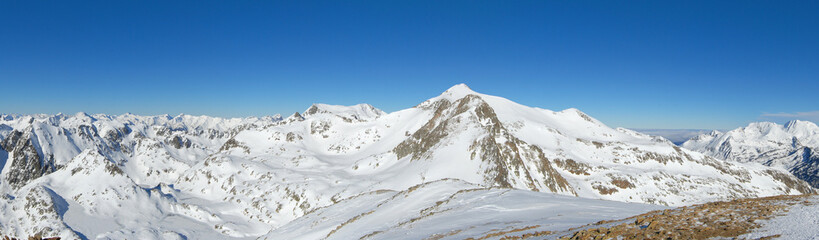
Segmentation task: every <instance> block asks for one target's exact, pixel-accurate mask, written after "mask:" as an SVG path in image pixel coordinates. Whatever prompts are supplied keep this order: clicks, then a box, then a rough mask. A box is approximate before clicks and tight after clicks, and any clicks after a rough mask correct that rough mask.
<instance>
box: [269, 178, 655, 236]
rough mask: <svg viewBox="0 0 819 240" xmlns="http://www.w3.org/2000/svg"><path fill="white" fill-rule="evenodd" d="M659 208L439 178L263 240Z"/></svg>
mask: <svg viewBox="0 0 819 240" xmlns="http://www.w3.org/2000/svg"><path fill="white" fill-rule="evenodd" d="M665 208H666V207H662V206H657V205H649V204H636V203H623V202H615V201H604V200H594V199H585V198H577V197H570V196H564V195H558V194H553V193H540V192H533V191H525V190H517V189H498V188H485V187H480V186H477V185H474V184H469V183H466V182H463V181H460V180H454V179H444V180H439V181H435V182H429V183H425V184H422V185H419V186H416V187H413V188H411V189H408V190H404V191H390V190H383V191H376V192H369V193H364V194H361V195H359V196H355V197H352V198H350V199H346V200H343V201H341V202H339V203H336V204H334V205H331V206H328V207H326V208H320V209H318V210H316V211H313V212H311V213H309V214H307V215H305V216H303V217H301V218H298V219H296V220H294V221H292V222H290V223H288V224H287V225H285V226H283V227H281V228H278V229H276V230H274V231H272V232H270V233H269V234H267V235H266V236H265V237H264V238H266V239H361V238H370V239H424V238H428V237H440V238H439V239H466V238H476V239H478V238H480V237H482V236H485V235H487V234H490V233H497V232H501V231H509V230H513V229H521V228H528V229H527V230H525V231H521V232H517V233H515V234H518V235H522V234H525V233H531V232H538V231H564V230H568V229H569V228H574V227H579V226H582V225H585V224H589V223H594V222H597V221H601V220H611V219H620V218H625V217H630V216H632V215H637V214H641V213H645V212H648V211H652V210H659V209H665Z"/></svg>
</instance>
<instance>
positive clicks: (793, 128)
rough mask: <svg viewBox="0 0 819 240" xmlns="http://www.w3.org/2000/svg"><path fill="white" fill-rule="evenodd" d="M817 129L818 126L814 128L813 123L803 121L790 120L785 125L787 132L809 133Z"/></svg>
mask: <svg viewBox="0 0 819 240" xmlns="http://www.w3.org/2000/svg"><path fill="white" fill-rule="evenodd" d="M814 129H819V126H816V124H815V123H813V122H810V121H803V120H791V121H789V122H788V123H785V130H787V131H789V132H792V133H793V132H799V131H807V132H810V131H811V130H814Z"/></svg>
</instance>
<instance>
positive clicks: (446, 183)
mask: <svg viewBox="0 0 819 240" xmlns="http://www.w3.org/2000/svg"><path fill="white" fill-rule="evenodd" d="M797 124H798V123H797ZM795 125H796V124H795ZM795 125H794V127H793V128H797V127H798V128H802V127H801V124H800V126H795ZM813 127H815V125H813ZM786 128H790V126H788V127H786ZM772 131H773V130H772ZM787 131H790V130H787ZM718 134H719V133H715V134H712V135H703V136H704V137H702V139H701V140H699V141H700V142H702V144H701V145H702V146H704V147H698V146H700V145H698V144H697V142H690V141H689V142H690V143H686V144H684V145H683V146H686V147H690V148H692V149H698V150H702V149H708V146H711V144H710V140H708V139H705V138H706V137H707V136H713V137H712V138H711V139H714V138H717V137H718ZM777 136H778V135H777ZM783 136H784V135H783ZM788 136H789V135H788ZM799 136H801V135H799ZM777 139H779V138H777ZM794 139H795V138H794ZM813 141H814V140H798V141H797V140H792V142H789V143H783V144H791V145H792V146H793V148H794V149H802V151H803V152H804V151H808V150H804V149H805V148H800V147H797V146H808V145H810V144H813ZM760 144H768V143H767V142H763V143H760ZM778 144H779V142H777V143H774V145H776V146H780V145H778ZM774 145H771V146H774ZM0 146H1V147H2V150H0V162H2V163H3V164H2V169H0V178H2V179H3V181H2V183H0V193H2V196H3V197H2V201H0V235H12V236H20V237H22V236H27V235H31V234H35V233H38V234H41V235H44V236H62V237H64V238H67V239H74V238H88V239H90V238H115V239H125V238H128V239H144V238H165V239H203V238H207V239H212V238H219V239H229V238H268V239H282V238H285V237H283V236H293V237H296V236H301V237H303V238H309V239H314V238H313V237H315V238H327V239H349V238H394V237H399V236H418V237H419V238H420V237H421V236H437V237H440V238H447V237H448V238H459V239H460V238H467V237H481V236H487V235H490V234H492V232H493V231H497V230H498V229H499V228H500V229H509V230H512V229H516V228H521V227H527V226H534V225H539V226H538V227H533V228H530V229H531V230H532V231H534V230H538V231H540V230H542V231H552V230H561V229H557V228H569V227H572V226H579V225H583V224H587V223H592V222H594V221H599V220H604V219H613V218H622V217H626V216H629V215H633V214H637V213H641V212H645V211H649V210H654V209H661V208H663V207H661V206H682V205H689V204H695V203H704V202H709V201H715V200H727V199H735V198H746V197H759V196H770V195H780V194H803V193H811V192H813V191H814V190H813V188H811V187H810V186H809V185H808V184H806V183H805V182H803V181H801V180H799V179H797V178H795V177H793V176H792V175H791V174H789V173H788V172H787V171H784V170H781V169H780V167H779V166H778V165H777V166H774V165H773V164H768V165H771V166H773V167H769V166H763V165H761V164H757V163H754V162H753V161H725V160H722V159H733V158H731V156H752V154H745V153H743V152H735V151H734V150H733V149H735V148H734V147H733V146H735V145H733V144H732V145H731V146H732V147H731V149H732V150H731V151H727V152H726V151H723V150H721V149H723V148H721V147H717V148H716V150H715V151H708V150H704V151H703V152H705V153H706V154H702V153H699V152H696V151H691V150H687V149H685V148H681V147H678V146H676V145H674V144H673V143H672V142H671V141H668V140H666V139H665V138H662V137H652V136H649V135H646V134H643V133H638V132H635V131H632V130H628V129H623V128H617V129H613V128H609V127H607V126H606V125H605V124H603V123H601V122H600V121H598V120H596V119H594V118H592V117H590V116H588V115H586V114H585V113H583V112H581V111H579V110H577V109H566V110H563V111H550V110H546V109H540V108H532V107H527V106H523V105H520V104H517V103H514V102H512V101H510V100H507V99H504V98H501V97H496V96H490V95H485V94H480V93H477V92H474V91H472V90H471V89H469V87H467V86H466V85H462V84H461V85H456V86H453V87H452V88H450V89H448V90H446V91H445V92H444V93H442V94H441V95H440V96H437V97H434V98H431V99H429V100H427V101H424V102H423V103H420V104H419V105H417V106H415V107H413V108H409V109H405V110H401V111H397V112H392V113H385V112H383V111H381V110H378V109H377V108H375V107H373V106H371V105H368V104H360V105H355V106H335V105H326V104H315V105H313V106H310V107H309V108H308V109H307V110H306V111H304V112H303V113H294V114H292V115H290V116H288V117H286V118H283V117H281V116H273V117H262V118H235V119H223V118H215V117H207V116H188V115H180V116H176V117H170V116H137V115H131V114H125V115H120V116H110V115H100V114H98V115H89V114H84V113H78V114H75V115H61V114H60V115H2V116H0ZM810 146H813V145H810ZM736 149H739V148H736ZM743 149H744V148H743ZM714 153H717V154H714ZM812 153H813V152H812V150H810V154H812ZM810 154H808V155H810ZM797 155H798V154H797ZM786 156H795V155H793V154H788V155H786ZM811 156H812V155H811ZM807 171H811V170H807ZM791 172H794V171H793V170H791ZM601 200H613V201H618V202H611V201H601ZM571 202H576V203H577V204H569V203H571ZM625 202H628V204H627V203H625ZM648 204H653V205H648ZM558 206H559V207H558ZM508 209H517V210H515V211H508ZM556 209H559V210H560V214H563V215H560V216H558V215H548V213H549V212H552V213H555V211H556ZM590 209H592V210H593V211H592V210H590ZM522 211H525V212H529V211H534V212H540V213H543V214H547V215H543V216H542V217H533V218H526V219H521V220H520V221H517V222H515V220H514V218H516V216H520V214H522ZM577 212H581V213H577ZM565 214H579V215H578V217H567V216H564V215H565ZM479 216H483V217H479ZM498 219H502V220H503V221H500V220H498ZM453 221H456V223H457V224H451V225H445V224H442V223H451V222H453ZM544 221H546V222H549V224H537V223H538V222H541V223H542V222H544ZM526 224H533V225H526ZM447 226H449V227H447ZM407 229H415V230H407ZM564 230H565V229H564ZM407 234H410V235H407ZM287 238H289V237H287Z"/></svg>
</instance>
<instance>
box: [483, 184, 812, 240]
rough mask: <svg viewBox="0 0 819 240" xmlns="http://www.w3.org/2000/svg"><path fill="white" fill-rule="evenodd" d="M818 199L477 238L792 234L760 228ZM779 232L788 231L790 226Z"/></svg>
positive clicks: (713, 206) (740, 204) (705, 208)
mask: <svg viewBox="0 0 819 240" xmlns="http://www.w3.org/2000/svg"><path fill="white" fill-rule="evenodd" d="M818 200H819V197H817V195H783V196H772V197H763V198H750V199H739V200H733V201H724V202H722V201H721V202H711V203H705V204H698V205H693V206H686V207H680V208H675V209H667V210H657V211H652V212H648V213H645V214H640V215H637V216H633V217H629V218H625V219H620V220H613V221H600V222H597V223H594V224H590V225H586V226H583V227H579V228H574V229H569V230H567V231H560V232H551V231H544V232H532V231H527V230H528V229H533V228H535V227H522V228H518V229H513V230H506V231H502V232H490V233H487V234H486V235H485V236H484V237H481V238H477V239H709V238H738V239H777V238H780V237H781V238H793V237H794V236H788V237H785V236H783V235H781V234H777V233H776V231H773V232H771V231H759V230H762V229H763V228H766V225H769V221H770V220H774V222H776V221H775V220H779V219H782V218H789V217H790V218H792V217H791V216H790V215H791V214H792V212H791V209H795V208H804V207H810V206H815V205H816V203H817V202H818ZM801 210H804V209H800V211H801ZM780 222H781V221H780ZM801 223H802V224H804V225H805V226H804V227H805V228H811V227H810V226H807V225H810V224H812V223H810V222H808V221H801ZM797 225H798V224H797ZM794 227H795V228H798V227H799V226H794ZM768 228H769V227H768ZM778 230H779V231H781V232H789V231H790V229H778ZM789 233H796V232H789ZM797 235H798V236H797V237H796V238H797V239H800V238H806V239H807V238H810V236H807V235H806V234H804V233H803V234H801V235H799V234H797ZM814 237H815V236H814Z"/></svg>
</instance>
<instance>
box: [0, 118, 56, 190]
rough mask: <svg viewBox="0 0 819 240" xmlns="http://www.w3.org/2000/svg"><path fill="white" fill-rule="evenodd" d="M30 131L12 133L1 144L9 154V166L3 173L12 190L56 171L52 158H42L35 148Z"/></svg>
mask: <svg viewBox="0 0 819 240" xmlns="http://www.w3.org/2000/svg"><path fill="white" fill-rule="evenodd" d="M34 141H35V139H32V134H31V131H30V129H28V130H27V131H25V132H21V131H16V130H15V131H13V132H12V133H11V134H9V135H8V136H7V137H6V138H5V139H4V140H3V142H2V144H0V145H2V148H3V149H4V150H6V151H8V153H9V159H8V160H7V161H11V165H10V166H9V168H8V169H4V170H3V171H4V172H5V173H6V175H5V176H6V179H5V180H6V181H8V183H9V185H11V186H12V187H13V188H20V187H22V186H23V185H25V184H26V183H28V182H29V181H31V180H34V179H36V178H39V177H41V176H43V175H45V174H48V173H50V172H53V171H54V170H56V166H54V162H53V161H54V159H53V156H48V157H47V158H44V157H43V156H42V155H41V154H40V153H39V152H38V150H37V148H36V147H35V142H34Z"/></svg>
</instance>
